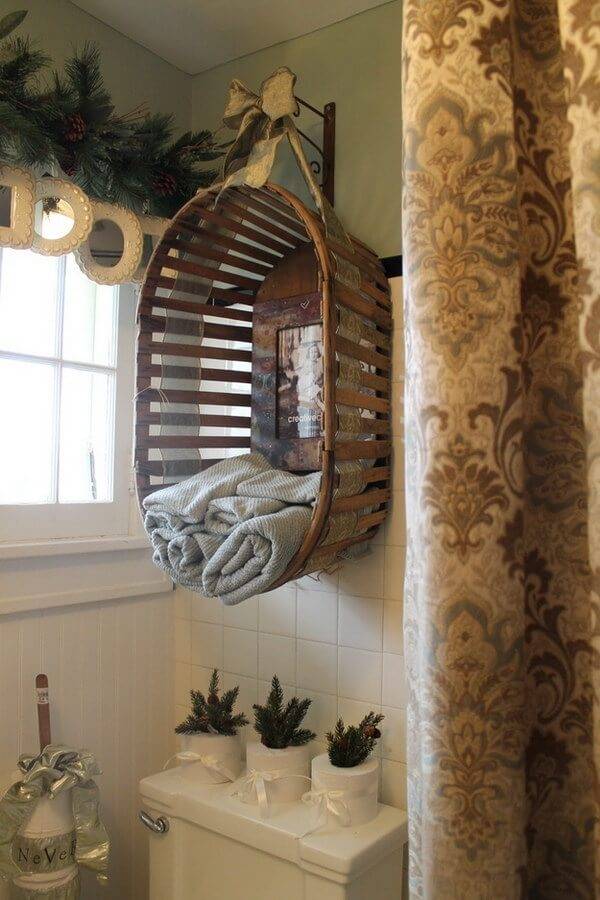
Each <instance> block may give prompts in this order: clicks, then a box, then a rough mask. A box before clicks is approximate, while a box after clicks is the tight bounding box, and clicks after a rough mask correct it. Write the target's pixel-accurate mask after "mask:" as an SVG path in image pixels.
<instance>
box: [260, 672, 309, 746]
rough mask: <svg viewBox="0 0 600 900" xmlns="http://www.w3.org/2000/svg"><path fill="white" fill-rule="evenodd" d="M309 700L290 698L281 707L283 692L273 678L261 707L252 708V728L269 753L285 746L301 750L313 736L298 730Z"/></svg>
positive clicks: (305, 729)
mask: <svg viewBox="0 0 600 900" xmlns="http://www.w3.org/2000/svg"><path fill="white" fill-rule="evenodd" d="M311 702H312V701H311V700H310V698H308V697H306V698H305V699H304V700H299V699H298V698H297V697H292V699H291V700H289V701H288V703H287V704H286V705H285V706H284V705H283V689H282V687H281V684H280V682H279V678H278V677H277V675H273V680H272V681H271V690H270V692H269V696H268V697H267V702H266V703H265V705H264V706H261V705H260V704H258V703H255V704H254V705H253V709H254V727H255V729H256V731H257V732H258V733H259V734H260V738H261V742H262V743H263V744H264V745H265V747H270V748H271V749H272V750H283V749H284V748H285V747H301V746H302V745H303V744H308V742H309V741H312V740H313V738H315V737H316V734H315V733H314V731H309V729H308V728H300V725H301V723H302V720H303V719H304V716H305V715H306V713H307V712H308V708H309V706H310V704H311Z"/></svg>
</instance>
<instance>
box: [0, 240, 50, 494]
mask: <svg viewBox="0 0 600 900" xmlns="http://www.w3.org/2000/svg"><path fill="white" fill-rule="evenodd" d="M17 252H19V251H17ZM54 379H55V368H54V366H53V365H47V364H45V363H35V362H24V361H22V360H12V359H2V358H0V395H1V396H2V440H0V503H48V502H50V501H51V500H52V499H53V497H52V470H53V462H54V451H53V447H54V441H53V432H52V429H53V421H54Z"/></svg>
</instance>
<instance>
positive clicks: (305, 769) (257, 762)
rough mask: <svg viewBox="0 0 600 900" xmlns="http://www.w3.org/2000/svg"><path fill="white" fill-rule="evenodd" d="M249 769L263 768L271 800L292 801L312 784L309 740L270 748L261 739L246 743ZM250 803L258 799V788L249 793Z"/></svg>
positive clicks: (271, 801)
mask: <svg viewBox="0 0 600 900" xmlns="http://www.w3.org/2000/svg"><path fill="white" fill-rule="evenodd" d="M246 764H247V766H248V772H253V771H254V772H264V773H265V774H266V775H267V776H268V778H269V780H265V789H266V792H267V799H268V801H269V803H290V802H292V801H294V800H299V799H300V797H301V796H302V794H304V793H306V791H307V790H308V789H309V788H310V775H309V772H310V744H304V745H303V746H302V747H286V748H285V749H284V750H271V748H270V747H265V746H264V744H260V743H258V741H252V742H251V743H249V744H248V746H247V747H246ZM248 802H250V803H258V797H257V794H256V790H253V791H252V792H251V793H250V796H249V798H248Z"/></svg>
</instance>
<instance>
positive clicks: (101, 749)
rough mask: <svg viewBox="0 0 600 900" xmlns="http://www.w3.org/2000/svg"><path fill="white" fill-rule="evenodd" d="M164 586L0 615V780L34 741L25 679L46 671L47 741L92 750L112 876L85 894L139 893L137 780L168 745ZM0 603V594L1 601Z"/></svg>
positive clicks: (112, 899) (89, 897)
mask: <svg viewBox="0 0 600 900" xmlns="http://www.w3.org/2000/svg"><path fill="white" fill-rule="evenodd" d="M171 598H172V595H170V594H166V595H165V594H163V595H160V594H159V595H157V596H154V597H148V598H144V597H140V598H135V599H131V600H127V599H122V600H117V601H113V602H108V603H98V604H95V603H92V604H89V605H86V606H72V607H69V608H66V609H65V608H63V609H60V608H59V609H51V610H47V611H43V612H31V613H24V614H22V615H9V616H5V617H2V618H0V721H1V728H0V779H1V780H4V781H5V780H6V776H7V775H8V774H9V773H10V772H11V771H13V770H14V767H15V762H16V760H17V759H18V756H19V754H20V753H22V752H35V750H36V749H37V719H36V712H35V703H34V694H33V685H34V678H35V676H36V674H37V673H38V672H41V671H43V672H47V673H48V676H49V679H50V688H51V703H52V707H51V708H52V728H53V734H54V736H55V739H56V740H58V741H60V742H61V743H65V744H69V745H71V746H75V747H86V748H88V749H90V750H91V751H92V752H93V753H94V754H96V756H97V758H98V760H99V761H100V763H101V766H102V768H103V771H104V774H103V775H102V776H101V777H100V778H99V779H98V782H99V785H100V790H101V796H102V808H103V813H104V818H105V821H106V824H107V826H108V829H109V832H110V836H111V840H112V855H111V881H110V883H109V885H108V887H107V888H105V889H101V888H100V887H99V886H97V884H96V882H95V881H94V880H93V879H91V878H89V877H86V879H85V884H86V887H85V890H84V893H83V896H84V897H85V898H86V900H96V898H98V900H99V898H104V900H143V898H145V897H146V896H147V864H146V858H147V855H146V844H147V837H146V833H145V830H144V829H143V827H142V826H141V825H140V824H139V823H138V822H137V820H136V816H137V810H138V809H139V801H138V799H137V783H138V781H139V779H140V778H142V777H144V776H145V775H148V774H150V773H152V772H156V771H157V770H158V769H160V768H161V767H162V765H163V763H164V761H165V760H166V758H167V756H168V755H169V753H170V746H171V743H170V742H171V737H170V720H171V712H170V710H171V697H172V678H171V667H172V663H171V659H170V656H171V644H170V635H171V622H172V620H171V615H172V613H171ZM0 606H1V601H0Z"/></svg>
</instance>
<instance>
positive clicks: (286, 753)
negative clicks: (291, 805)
mask: <svg viewBox="0 0 600 900" xmlns="http://www.w3.org/2000/svg"><path fill="white" fill-rule="evenodd" d="M311 702H312V701H311V700H310V699H309V698H308V697H305V698H304V699H303V700H300V699H299V698H298V697H292V698H291V700H288V702H287V703H285V701H284V696H283V689H282V687H281V684H280V682H279V678H278V677H277V675H273V679H272V681H271V690H270V691H269V695H268V697H267V700H266V703H265V704H264V705H261V704H258V703H255V704H254V707H253V709H254V728H255V729H256V731H257V732H258V734H259V735H260V742H258V741H253V742H250V743H249V744H248V746H247V748H246V761H247V764H248V772H249V773H253V772H259V773H265V774H266V779H265V788H266V794H267V797H268V800H269V801H272V802H274V803H281V802H288V801H291V800H298V799H299V798H300V797H301V796H302V794H303V793H305V791H306V790H307V789H308V786H309V782H310V777H309V767H310V746H309V744H310V742H311V741H312V740H313V739H314V738H315V736H316V735H315V733H314V731H310V729H308V728H302V727H301V725H302V722H303V720H304V717H305V716H306V713H307V712H308V709H309V707H310V704H311ZM267 779H270V780H267ZM250 799H251V800H252V801H253V802H257V799H258V798H257V795H256V791H254V792H253V794H252V795H251V797H250Z"/></svg>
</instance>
